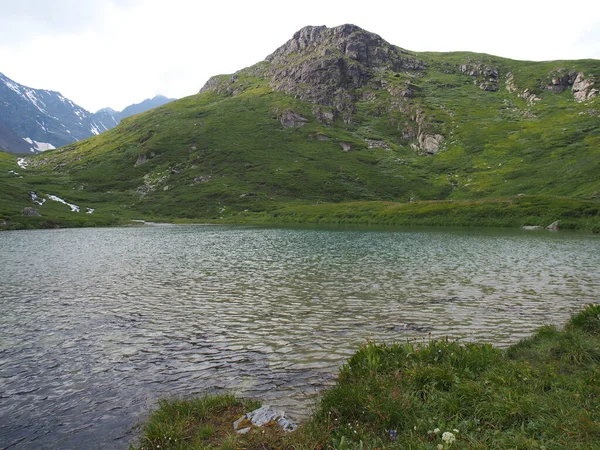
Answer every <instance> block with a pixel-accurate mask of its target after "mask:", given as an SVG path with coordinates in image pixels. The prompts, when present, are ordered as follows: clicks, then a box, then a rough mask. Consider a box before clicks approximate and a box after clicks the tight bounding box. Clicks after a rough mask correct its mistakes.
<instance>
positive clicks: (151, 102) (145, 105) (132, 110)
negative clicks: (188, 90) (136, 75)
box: [113, 95, 175, 122]
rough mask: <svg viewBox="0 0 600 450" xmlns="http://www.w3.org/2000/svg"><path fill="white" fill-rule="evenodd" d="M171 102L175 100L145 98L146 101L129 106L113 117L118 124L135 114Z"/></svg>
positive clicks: (160, 97)
mask: <svg viewBox="0 0 600 450" xmlns="http://www.w3.org/2000/svg"><path fill="white" fill-rule="evenodd" d="M173 100H175V99H174V98H167V97H165V96H164V95H156V96H154V97H153V98H147V99H146V100H144V101H143V102H141V103H135V104H133V105H129V106H128V107H126V108H125V109H123V111H121V112H115V114H113V116H114V117H115V118H116V119H118V121H119V122H120V121H121V120H123V119H125V118H127V117H131V116H134V115H136V114H140V113H143V112H146V111H148V110H150V109H153V108H157V107H159V106H162V105H164V104H165V103H169V102H172V101H173Z"/></svg>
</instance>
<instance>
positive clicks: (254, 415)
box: [233, 406, 298, 434]
mask: <svg viewBox="0 0 600 450" xmlns="http://www.w3.org/2000/svg"><path fill="white" fill-rule="evenodd" d="M270 423H277V424H278V425H279V426H280V427H281V428H282V429H283V431H288V432H290V431H294V430H295V429H296V428H298V425H296V424H295V423H294V422H292V421H291V420H290V419H288V418H287V417H285V412H283V411H275V410H273V409H272V408H271V407H270V406H262V407H260V408H258V409H255V410H254V411H252V412H249V413H247V414H244V415H243V416H242V417H240V418H239V419H238V420H236V421H235V422H233V429H234V430H235V431H236V432H237V433H238V434H246V433H248V432H249V431H250V430H251V429H252V428H253V427H262V426H264V425H268V424H270Z"/></svg>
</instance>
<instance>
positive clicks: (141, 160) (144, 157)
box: [134, 152, 156, 167]
mask: <svg viewBox="0 0 600 450" xmlns="http://www.w3.org/2000/svg"><path fill="white" fill-rule="evenodd" d="M155 156H156V154H155V153H154V152H150V153H148V154H146V153H142V154H141V155H139V156H138V157H137V159H136V161H135V164H134V167H137V166H140V165H142V164H144V163H146V162H148V160H149V159H152V158H154V157H155Z"/></svg>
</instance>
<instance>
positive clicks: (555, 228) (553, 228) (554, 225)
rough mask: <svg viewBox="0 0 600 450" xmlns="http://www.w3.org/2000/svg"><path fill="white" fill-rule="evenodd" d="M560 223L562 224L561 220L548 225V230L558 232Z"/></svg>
mask: <svg viewBox="0 0 600 450" xmlns="http://www.w3.org/2000/svg"><path fill="white" fill-rule="evenodd" d="M559 223H560V220H556V221H554V222H552V223H551V224H550V225H548V226H547V227H546V230H550V231H558V224H559Z"/></svg>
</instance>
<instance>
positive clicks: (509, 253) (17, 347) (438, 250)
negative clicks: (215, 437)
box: [0, 226, 600, 449]
mask: <svg viewBox="0 0 600 450" xmlns="http://www.w3.org/2000/svg"><path fill="white" fill-rule="evenodd" d="M0 255H1V258H2V259H1V264H0V448H11V449H12V448H15V449H17V448H18V449H45V448H60V449H77V448H126V447H127V443H128V442H132V441H134V440H135V437H136V433H137V431H136V425H137V424H139V423H140V421H142V420H143V419H144V417H145V415H146V414H147V412H148V411H149V410H150V409H151V408H152V407H154V406H155V404H156V400H157V399H158V398H161V397H165V396H189V395H195V394H203V393H214V392H225V391H233V392H237V393H239V394H240V395H242V396H250V397H255V398H258V399H260V400H262V401H263V403H264V404H271V405H275V406H277V407H280V408H281V409H285V410H286V411H288V414H289V415H291V416H292V418H296V419H299V418H302V416H303V415H305V414H306V413H307V412H308V411H309V410H310V407H311V406H312V405H313V402H314V399H315V397H316V394H317V393H318V392H319V391H320V390H322V388H323V386H326V385H328V384H331V382H332V380H333V378H334V377H335V375H336V373H337V370H338V367H339V366H340V364H342V363H343V362H344V360H345V359H347V358H348V357H349V356H350V355H351V354H352V353H353V352H354V351H355V350H356V348H357V346H358V345H360V344H361V343H364V342H365V341H366V340H367V339H374V340H376V341H387V342H392V341H406V340H426V339H429V338H430V337H440V336H451V337H453V338H460V339H461V340H465V341H471V340H474V341H485V342H492V343H495V344H497V345H500V346H505V345H508V344H510V343H512V342H515V341H517V340H519V339H521V338H523V337H525V336H527V335H529V334H530V333H531V332H532V330H534V329H535V328H536V327H538V326H540V325H543V324H546V323H554V324H561V323H562V322H564V320H565V319H566V318H567V317H568V316H569V314H570V313H572V312H574V311H576V310H577V309H579V308H580V307H581V306H582V305H584V304H586V303H590V302H592V301H598V292H599V288H600V269H599V267H600V239H599V238H598V237H597V236H589V235H577V234H567V233H550V232H533V233H532V232H529V233H527V232H522V231H506V230H459V231H453V230H440V229H438V230H418V229H417V230H395V231H390V230H358V229H350V230H349V229H346V230H341V229H291V228H261V227H241V226H154V227H134V228H97V229H67V230H47V231H46V230H40V231H19V232H3V233H0Z"/></svg>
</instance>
